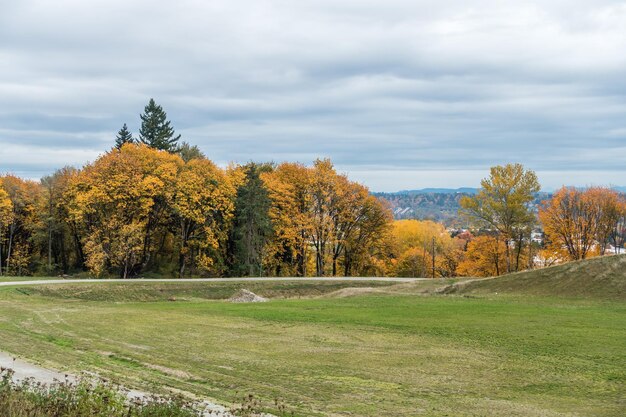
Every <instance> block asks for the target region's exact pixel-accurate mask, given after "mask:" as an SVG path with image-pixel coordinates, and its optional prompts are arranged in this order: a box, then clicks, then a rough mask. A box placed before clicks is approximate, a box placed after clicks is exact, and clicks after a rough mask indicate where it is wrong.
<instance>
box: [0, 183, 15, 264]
mask: <svg viewBox="0 0 626 417" xmlns="http://www.w3.org/2000/svg"><path fill="white" fill-rule="evenodd" d="M12 223H13V202H12V201H11V199H10V198H9V194H8V193H7V192H6V191H5V189H4V187H3V185H2V178H0V275H2V274H3V261H2V257H3V255H4V251H3V247H4V240H5V231H6V229H7V228H8V227H9V225H10V224H12Z"/></svg>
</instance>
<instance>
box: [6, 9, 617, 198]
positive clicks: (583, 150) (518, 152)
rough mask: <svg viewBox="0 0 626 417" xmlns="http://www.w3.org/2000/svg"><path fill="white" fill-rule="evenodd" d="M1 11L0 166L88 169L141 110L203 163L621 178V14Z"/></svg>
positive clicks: (385, 185)
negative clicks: (162, 121)
mask: <svg viewBox="0 0 626 417" xmlns="http://www.w3.org/2000/svg"><path fill="white" fill-rule="evenodd" d="M0 2H2V3H3V4H2V10H3V12H2V14H0V63H1V65H0V170H1V171H11V172H16V173H18V174H20V175H24V176H28V177H39V176H40V175H44V174H46V173H49V172H51V171H52V170H54V169H55V168H58V167H60V166H63V165H66V164H73V165H81V164H83V163H85V162H87V161H89V160H93V159H94V158H96V157H97V155H98V154H99V153H102V152H103V151H105V150H106V149H108V148H109V147H110V146H111V144H112V142H113V138H114V135H115V132H116V131H117V130H118V129H119V128H120V127H121V125H122V123H124V122H126V123H128V125H129V127H130V128H131V130H133V132H137V130H138V124H139V122H138V120H139V117H138V115H139V113H140V112H141V111H142V109H143V106H144V105H145V103H146V102H147V100H148V99H149V98H150V97H154V98H155V99H156V100H157V102H158V103H160V104H161V105H163V107H164V108H165V109H166V111H167V112H168V115H169V117H170V119H171V120H172V123H173V125H174V127H175V128H176V129H177V131H178V132H179V133H182V135H183V138H184V139H185V140H186V141H188V142H191V143H194V144H197V145H199V146H200V148H201V149H202V150H203V151H204V152H205V153H206V154H207V155H209V156H210V157H211V158H212V159H214V160H215V161H217V162H218V163H227V162H228V161H237V162H246V161H248V160H273V161H283V160H299V161H302V162H309V161H311V160H313V159H315V158H317V157H331V158H332V159H333V161H334V162H335V163H336V165H337V166H338V168H339V169H340V170H342V171H345V172H348V173H350V175H351V176H352V177H353V178H356V179H359V180H361V181H364V182H365V183H366V184H368V185H370V186H371V188H372V189H375V190H394V189H403V188H419V187H425V186H462V185H468V186H473V185H476V183H477V181H478V179H479V178H480V177H481V176H484V175H485V173H486V170H487V169H488V167H489V166H491V165H494V164H498V163H505V162H513V161H515V162H522V163H524V164H526V165H527V166H528V167H530V168H532V169H535V170H537V171H538V172H539V173H540V177H541V179H542V180H543V181H544V184H545V185H546V186H547V187H556V186H559V185H561V184H563V183H571V182H572V181H575V182H577V183H578V184H580V185H585V184H590V183H613V184H616V183H619V184H623V183H626V164H625V161H626V76H625V75H626V53H624V51H626V2H624V1H603V0H598V1H593V2H590V1H576V0H567V1H565V0H563V1H556V0H555V1H548V0H542V1H536V2H532V1H531V2H501V1H470V2H452V1H445V0H442V1H439V2H436V4H435V2H432V1H419V0H410V1H409V0H407V1H404V0H387V1H385V2H381V1H372V0H358V1H357V0H343V1H336V0H335V1H330V0H315V1H309V0H300V1H297V2H294V1H287V0H284V1H281V0H264V1H244V0H229V1H220V0H213V1H206V0H181V1H178V2H176V3H166V2H154V1H143V0H141V1H128V0H126V1H118V0H114V1H113V0H108V1H90V2H84V1H80V0H65V1H62V0H60V1H57V2H49V1H44V0H41V1H33V0H22V1H19V2H14V1H8V0H0ZM5 3H6V4H5ZM156 3H159V4H156ZM507 3H510V4H507ZM174 4H175V5H174ZM572 173H575V175H573V174H572Z"/></svg>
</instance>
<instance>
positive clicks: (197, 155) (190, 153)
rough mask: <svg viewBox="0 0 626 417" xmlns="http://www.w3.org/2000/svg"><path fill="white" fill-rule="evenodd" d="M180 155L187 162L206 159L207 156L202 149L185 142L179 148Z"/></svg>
mask: <svg viewBox="0 0 626 417" xmlns="http://www.w3.org/2000/svg"><path fill="white" fill-rule="evenodd" d="M178 155H180V157H181V158H183V161H185V162H189V161H191V160H192V159H206V155H205V154H203V153H202V151H201V150H200V148H198V147H197V146H196V145H190V144H188V143H187V142H185V141H183V142H182V143H181V145H180V146H179V147H178Z"/></svg>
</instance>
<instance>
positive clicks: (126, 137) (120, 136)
mask: <svg viewBox="0 0 626 417" xmlns="http://www.w3.org/2000/svg"><path fill="white" fill-rule="evenodd" d="M126 143H135V139H133V135H132V134H131V133H130V130H128V126H126V123H124V126H122V128H121V129H120V130H119V131H118V132H117V136H116V137H115V147H116V148H117V149H121V148H122V146H123V145H124V144H126Z"/></svg>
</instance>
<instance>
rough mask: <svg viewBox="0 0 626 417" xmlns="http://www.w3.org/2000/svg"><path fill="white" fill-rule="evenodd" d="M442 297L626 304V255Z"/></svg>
mask: <svg viewBox="0 0 626 417" xmlns="http://www.w3.org/2000/svg"><path fill="white" fill-rule="evenodd" d="M439 292H440V293H443V294H472V293H513V294H526V295H538V296H561V297H582V298H597V299H611V300H625V301H626V255H613V256H603V257H597V258H592V259H588V260H583V261H575V262H568V263H565V264H562V265H557V266H552V267H548V268H543V269H536V270H533V271H524V272H518V273H513V274H509V275H503V276H501V277H497V278H486V279H478V280H473V281H467V282H463V283H458V284H455V285H450V286H448V287H446V288H444V289H442V290H441V291H439Z"/></svg>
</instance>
